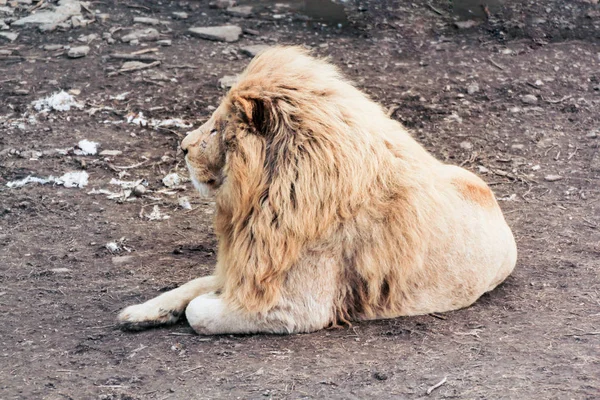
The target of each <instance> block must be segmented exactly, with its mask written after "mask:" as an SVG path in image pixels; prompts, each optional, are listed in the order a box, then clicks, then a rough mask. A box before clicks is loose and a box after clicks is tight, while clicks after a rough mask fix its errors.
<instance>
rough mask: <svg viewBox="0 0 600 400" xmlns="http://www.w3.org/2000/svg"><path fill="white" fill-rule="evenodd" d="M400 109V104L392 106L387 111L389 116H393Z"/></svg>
mask: <svg viewBox="0 0 600 400" xmlns="http://www.w3.org/2000/svg"><path fill="white" fill-rule="evenodd" d="M399 109H400V106H399V105H395V106H391V107H390V109H389V110H388V112H387V116H388V117H390V118H391V117H392V116H393V115H394V114H395V113H396V111H398V110H399Z"/></svg>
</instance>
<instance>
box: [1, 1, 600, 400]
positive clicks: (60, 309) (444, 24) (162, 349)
mask: <svg viewBox="0 0 600 400" xmlns="http://www.w3.org/2000/svg"><path fill="white" fill-rule="evenodd" d="M1 3H2V2H0V5H1ZM10 3H11V2H10V1H9V4H7V5H6V6H4V7H5V8H10V9H12V10H13V11H14V15H12V16H11V15H9V14H8V12H7V11H4V15H3V14H2V12H0V19H2V18H6V19H7V20H8V23H10V22H11V21H13V20H14V19H16V17H21V16H25V15H28V14H29V13H30V11H28V10H29V9H30V8H32V7H34V6H35V5H36V3H33V4H20V5H18V7H16V8H15V7H13V6H12V5H11V4H10ZM24 3H26V1H24ZM246 3H248V2H246ZM250 3H256V4H258V3H260V4H258V5H256V6H255V9H254V14H253V15H251V16H250V17H249V18H240V17H235V16H230V15H229V14H227V13H226V12H225V11H224V10H222V9H215V8H210V7H209V4H208V1H194V0H185V1H178V2H165V1H164V2H143V1H141V0H128V1H125V2H122V1H114V0H104V1H93V2H89V3H87V8H88V9H89V11H87V10H84V11H83V17H84V18H85V19H93V16H92V13H95V14H97V15H96V21H95V22H93V23H91V24H89V25H88V26H85V27H78V28H72V29H67V28H60V27H59V28H58V29H56V30H55V31H53V32H46V33H42V32H40V31H39V30H38V29H36V28H22V27H11V29H10V31H11V32H17V33H19V36H18V38H17V39H16V40H15V41H13V42H10V41H8V40H5V39H4V38H2V37H0V186H1V188H0V313H1V314H2V315H3V321H2V324H1V325H0V399H105V400H108V399H115V400H116V399H121V400H124V399H213V398H241V399H258V398H277V399H279V398H291V399H296V398H313V399H321V398H327V399H363V398H377V399H388V398H389V399H392V398H393V399H417V398H424V397H428V395H427V390H428V389H429V388H431V387H433V386H434V385H436V384H437V383H439V382H441V381H442V380H443V379H446V380H445V382H444V383H443V384H442V385H440V386H439V387H437V388H435V389H433V391H431V394H430V395H429V397H430V398H459V399H529V398H536V399H598V398H600V280H599V272H598V271H599V267H600V266H599V260H600V204H599V201H600V152H599V150H598V149H599V147H600V6H599V5H598V4H594V3H597V1H594V0H588V1H583V0H581V1H575V0H573V1H539V2H521V1H518V0H506V1H504V2H497V1H490V2H488V8H487V9H486V10H487V11H484V9H483V8H482V7H480V4H479V3H480V2H478V1H466V0H465V1H456V0H455V1H454V2H448V1H442V0H438V1H433V2H432V3H428V2H426V1H424V0H415V1H413V2H404V1H375V0H373V1H367V0H363V1H360V2H353V1H348V2H345V3H344V4H345V5H344V8H343V13H344V14H343V15H342V17H340V16H339V15H334V16H331V15H327V16H325V17H326V18H327V19H326V20H324V21H321V22H320V20H319V17H320V16H323V15H319V12H320V11H319V7H317V11H316V12H315V7H314V1H313V2H311V1H307V2H306V3H305V4H304V8H303V7H302V5H303V4H302V2H298V1H296V2H293V4H292V7H290V8H286V7H284V6H281V5H279V6H276V5H274V4H273V3H272V2H250ZM281 3H284V5H285V4H287V3H285V1H283V0H281ZM296 6H300V8H297V7H296ZM309 6H311V7H312V9H311V7H309ZM1 9H2V8H0V10H1ZM469 9H471V10H472V11H473V13H472V14H469V11H468V10H469ZM334 11H335V10H334ZM338 11H339V10H338ZM173 12H186V13H187V14H188V18H187V19H176V18H174V15H173V14H172V13H173ZM103 13H107V14H109V15H108V17H106V16H101V14H103ZM488 13H489V16H488V15H487V14H488ZM140 16H146V17H153V18H158V19H160V20H162V21H167V22H169V23H168V24H160V25H158V26H155V27H154V28H155V29H157V30H158V31H159V32H160V35H161V37H160V38H159V39H162V40H164V39H170V40H171V41H172V43H171V45H170V46H159V45H157V43H155V42H141V43H140V44H138V45H131V44H128V43H123V42H122V41H121V40H120V38H121V36H123V35H124V34H126V33H128V32H129V31H130V30H131V28H132V27H135V28H136V29H137V28H145V27H147V26H145V25H139V26H138V25H134V24H133V17H140ZM333 18H337V19H336V20H335V21H333ZM465 20H468V21H474V23H475V24H476V26H473V27H470V28H468V27H467V28H465V27H464V26H463V27H461V28H459V27H457V26H456V25H455V24H454V21H465ZM224 23H231V24H235V25H238V26H240V27H242V28H244V29H245V33H244V34H242V36H241V37H240V40H239V41H237V42H234V43H223V42H213V41H208V40H203V39H200V38H197V37H193V36H190V35H189V34H188V33H187V29H188V28H189V27H193V26H209V25H221V24H224ZM338 23H339V24H341V25H340V26H338V25H337V24H338ZM459 25H460V24H459ZM117 28H122V29H120V30H119V29H117ZM108 32H112V36H111V35H107V36H106V37H107V38H109V37H112V38H113V39H114V41H115V42H114V43H109V42H112V41H113V40H106V39H103V38H102V35H103V34H104V33H108ZM92 33H95V34H97V35H98V37H97V38H96V39H92V40H91V42H90V43H89V44H88V45H89V46H90V48H91V50H90V52H89V53H88V54H87V56H85V57H83V58H78V59H72V58H69V57H68V56H67V54H66V53H67V49H65V48H64V46H66V45H69V46H71V47H75V46H77V45H83V44H85V43H83V42H81V41H79V40H78V38H80V37H81V36H82V35H83V36H87V35H90V34H92ZM82 40H83V41H86V42H88V41H90V38H89V37H87V38H83V39H82ZM277 43H279V44H302V45H305V46H308V47H310V48H313V49H314V51H315V53H317V54H319V55H324V56H329V57H330V59H331V61H332V62H333V63H335V64H336V65H338V66H339V67H340V68H341V69H342V70H343V71H344V73H345V74H347V75H348V76H349V77H350V78H351V79H352V80H354V81H355V82H356V84H357V86H359V87H360V88H361V89H363V90H364V91H366V92H367V93H369V94H370V95H371V96H372V97H373V98H375V99H376V100H377V101H379V102H381V103H382V104H383V105H384V106H385V107H387V108H389V110H390V112H391V113H393V114H392V115H393V116H394V118H396V119H398V120H400V121H402V122H403V123H404V124H405V125H406V126H407V127H408V128H410V129H411V131H412V132H413V134H414V136H415V137H416V138H417V139H418V140H419V141H420V142H421V143H422V144H423V145H424V146H426V147H427V148H428V149H429V150H430V151H431V152H432V153H434V154H435V155H436V156H438V157H439V158H440V159H442V160H445V161H447V162H449V163H453V164H457V165H462V166H464V167H465V168H468V169H470V170H472V171H474V172H476V173H478V174H479V175H480V176H481V177H482V178H483V179H484V180H486V181H487V182H488V183H489V184H490V185H492V188H493V189H494V191H495V193H496V196H497V197H498V198H499V199H500V200H501V206H502V207H503V210H504V211H505V213H506V218H507V220H508V221H509V224H510V225H511V227H512V228H513V230H514V233H515V236H516V238H517V243H518V247H519V254H520V256H519V262H518V265H517V268H516V269H515V272H514V273H513V275H512V276H511V277H510V278H509V279H508V280H507V281H506V282H505V283H504V284H503V285H502V286H501V287H499V288H498V289H496V290H495V291H493V292H492V293H490V294H488V295H485V296H483V298H481V299H480V301H478V302H477V303H476V304H475V305H473V306H472V307H470V308H468V309H464V310H460V311H456V312H451V313H446V314H444V315H435V316H433V315H428V316H420V317H411V318H397V319H393V320H386V321H377V322H368V323H358V324H355V325H353V326H352V327H349V328H345V329H337V330H324V331H321V332H317V333H314V334H306V335H294V336H265V335H252V336H222V337H200V336H196V335H194V334H193V332H192V330H191V329H190V328H189V327H188V325H187V324H186V322H185V321H181V322H180V323H178V324H177V325H174V326H171V327H167V328H159V329H152V330H148V331H144V332H139V333H130V332H121V331H120V330H117V329H116V328H115V317H116V314H117V313H118V311H119V310H120V309H121V308H123V307H124V306H127V305H130V304H134V303H137V302H140V301H143V300H146V299H149V298H151V297H154V296H155V295H156V294H157V293H159V292H161V291H164V290H168V289H170V288H173V287H176V286H178V285H180V284H182V283H184V282H186V281H187V280H189V279H192V278H194V277H197V276H200V275H205V274H208V273H209V272H210V271H211V268H212V267H213V264H214V262H215V251H216V239H215V236H214V234H213V231H212V225H211V221H212V217H213V212H214V211H213V204H212V202H211V201H207V200H202V199H200V198H199V197H198V196H196V194H195V192H194V190H193V188H192V186H191V184H190V183H189V182H187V181H186V182H183V183H182V184H180V185H179V186H176V187H175V188H167V187H165V185H164V183H163V181H162V179H163V177H165V176H166V175H167V174H169V173H178V174H180V176H181V177H186V176H187V173H186V171H185V169H184V166H183V163H182V155H181V152H180V150H178V143H179V141H180V140H181V139H182V138H183V136H184V135H185V132H186V131H187V130H189V128H184V127H181V128H180V127H177V126H170V127H166V128H165V127H163V128H152V127H141V126H139V125H136V124H134V123H133V124H132V123H127V121H126V120H127V116H128V115H132V114H131V113H134V114H137V113H139V112H143V114H144V116H145V117H147V118H155V119H168V118H182V119H184V120H185V121H188V122H189V123H190V124H192V125H194V126H198V125H199V124H200V123H201V122H202V121H203V120H205V119H206V118H207V117H208V116H209V115H210V112H211V109H212V107H214V106H215V105H217V104H218V101H219V98H220V96H222V95H223V94H224V90H223V89H221V88H220V87H219V83H218V81H219V79H220V78H221V77H222V76H225V75H235V74H236V73H238V72H240V71H241V70H242V69H243V68H244V66H245V65H246V64H247V63H248V62H249V60H250V58H249V57H248V56H246V55H244V54H243V53H241V52H240V50H239V49H240V48H241V47H244V46H247V45H251V44H267V45H272V44H277ZM50 44H55V45H61V46H57V47H56V48H54V50H46V49H44V48H43V46H44V45H50ZM152 48H158V50H156V51H150V52H147V53H145V54H144V55H146V56H151V57H156V58H159V59H160V61H161V63H160V65H158V66H155V67H152V68H149V69H146V70H143V71H134V72H122V73H119V72H118V71H119V69H120V68H121V66H122V64H123V63H124V60H122V59H114V58H111V57H110V55H111V54H114V53H133V52H136V51H139V50H144V49H152ZM60 89H62V90H65V91H70V93H71V94H73V96H74V98H75V99H76V101H77V102H79V103H80V104H81V106H82V107H81V109H77V108H74V109H71V110H70V111H64V112H60V111H51V112H42V113H40V112H38V111H36V110H35V109H34V108H33V106H32V104H31V103H32V102H33V101H35V100H38V99H41V98H45V97H47V96H49V95H51V94H52V93H55V92H57V91H59V90H60ZM123 93H126V94H125V95H123V96H119V95H122V94H123ZM82 139H88V140H91V141H94V142H98V143H100V149H99V150H118V151H121V152H122V153H121V154H118V155H99V154H97V155H77V154H75V151H74V150H73V147H75V146H76V145H77V144H78V142H79V141H80V140H82ZM55 149H67V150H65V151H57V150H55ZM69 149H70V150H69ZM105 154H106V153H105ZM71 171H86V172H87V173H88V174H89V183H88V185H87V186H85V187H83V188H77V187H75V188H67V187H64V186H60V185H58V184H52V183H48V184H45V185H41V184H36V183H30V184H27V185H24V186H23V187H20V188H9V187H7V186H6V184H7V183H8V182H12V181H15V180H19V179H22V178H25V177H27V176H34V177H39V178H47V177H48V176H50V175H53V176H55V177H59V176H61V175H63V174H65V173H67V172H71ZM113 178H115V179H121V180H124V181H139V180H143V181H142V185H143V184H147V186H144V189H145V193H143V194H142V193H141V192H140V191H138V192H139V193H138V194H139V196H135V195H130V196H128V195H129V192H127V191H126V190H125V189H121V188H120V187H119V186H118V185H114V184H110V183H109V182H110V181H111V179H113ZM102 190H107V191H110V192H112V193H115V195H114V197H115V198H109V197H110V195H109V194H108V192H102ZM183 197H187V198H188V199H189V201H190V203H191V209H185V208H184V207H182V206H181V205H180V204H184V203H181V201H182V198H183ZM184 200H185V199H184ZM155 206H158V210H159V211H160V213H162V215H167V216H169V217H170V218H169V219H158V220H157V219H154V220H151V219H150V218H149V216H152V215H151V212H152V211H153V209H154V207H155ZM184 206H185V204H184ZM109 242H115V243H114V244H115V246H116V248H118V249H117V250H116V252H115V253H111V252H110V251H109V250H108V249H107V248H106V244H107V243H109Z"/></svg>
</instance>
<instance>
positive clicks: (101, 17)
mask: <svg viewBox="0 0 600 400" xmlns="http://www.w3.org/2000/svg"><path fill="white" fill-rule="evenodd" d="M96 19H98V20H100V22H106V21H108V20H109V19H110V14H106V13H102V14H96Z"/></svg>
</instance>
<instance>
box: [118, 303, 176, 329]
mask: <svg viewBox="0 0 600 400" xmlns="http://www.w3.org/2000/svg"><path fill="white" fill-rule="evenodd" d="M181 314H182V311H180V310H166V309H164V308H162V307H160V306H159V305H156V304H152V301H149V302H146V303H142V304H136V305H134V306H129V307H127V308H126V309H124V310H123V311H121V313H120V314H119V316H118V317H117V320H118V324H119V328H121V329H122V330H125V331H139V330H142V329H147V328H152V327H154V326H158V325H169V324H173V323H175V322H177V320H178V319H179V317H180V316H181Z"/></svg>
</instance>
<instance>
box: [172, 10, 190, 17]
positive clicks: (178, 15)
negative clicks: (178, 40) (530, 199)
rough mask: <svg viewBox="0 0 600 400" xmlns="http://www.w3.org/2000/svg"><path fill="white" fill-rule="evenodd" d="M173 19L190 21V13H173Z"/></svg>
mask: <svg viewBox="0 0 600 400" xmlns="http://www.w3.org/2000/svg"><path fill="white" fill-rule="evenodd" d="M173 18H175V19H188V13H186V12H183V11H175V12H174V13H173Z"/></svg>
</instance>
